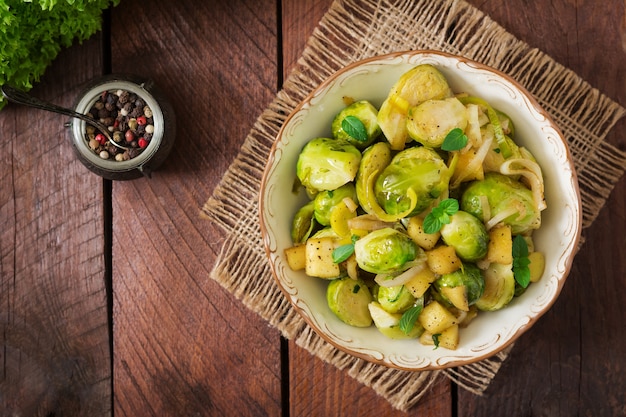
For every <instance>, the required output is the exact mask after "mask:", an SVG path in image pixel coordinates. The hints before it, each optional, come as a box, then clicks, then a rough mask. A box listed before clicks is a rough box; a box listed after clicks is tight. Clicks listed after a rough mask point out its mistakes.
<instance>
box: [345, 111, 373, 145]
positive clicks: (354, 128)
mask: <svg viewBox="0 0 626 417" xmlns="http://www.w3.org/2000/svg"><path fill="white" fill-rule="evenodd" d="M341 128H342V129H343V130H344V132H346V133H347V134H348V135H350V136H351V137H353V138H354V139H356V140H358V141H359V142H367V129H366V128H365V125H364V124H363V122H362V121H361V120H360V119H359V118H358V117H356V116H346V117H345V118H344V119H343V120H342V121H341Z"/></svg>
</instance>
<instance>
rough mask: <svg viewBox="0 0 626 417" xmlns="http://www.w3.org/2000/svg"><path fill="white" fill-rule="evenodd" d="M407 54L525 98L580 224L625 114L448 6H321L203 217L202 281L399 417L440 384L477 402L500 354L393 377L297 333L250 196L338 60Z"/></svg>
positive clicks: (463, 7)
mask: <svg viewBox="0 0 626 417" xmlns="http://www.w3.org/2000/svg"><path fill="white" fill-rule="evenodd" d="M416 49H434V50H440V51H444V52H448V53H453V54H458V55H463V56H465V57H468V58H471V59H474V60H476V61H479V62H482V63H484V64H487V65H490V66H492V67H495V68H497V69H500V70H501V71H503V72H505V73H508V74H509V75H511V76H512V77H513V78H515V79H517V80H518V81H519V82H520V83H521V84H522V85H524V86H525V87H526V88H527V89H528V90H530V91H531V92H532V93H533V94H534V95H535V96H536V98H537V99H538V100H539V102H540V104H541V105H542V106H543V107H544V108H545V109H546V110H547V111H548V112H549V113H551V115H552V117H553V118H554V120H555V121H556V123H557V124H558V125H559V126H560V127H561V129H562V131H563V132H564V134H565V136H566V138H567V140H568V142H569V146H570V149H571V152H572V155H573V157H574V160H575V165H576V169H577V173H578V178H579V182H580V190H581V193H582V202H583V227H588V226H589V225H590V224H591V223H592V222H593V221H594V219H595V218H596V216H597V215H598V213H599V211H600V209H601V208H602V206H603V205H604V202H605V200H606V198H607V197H608V195H609V194H610V192H611V190H612V189H613V187H614V185H615V183H616V182H617V180H618V179H619V178H620V177H621V175H622V174H623V172H624V170H625V169H626V153H624V152H622V151H620V150H619V149H617V148H615V147H614V146H611V145H610V144H608V143H606V142H605V141H604V139H605V135H606V133H607V132H608V131H609V130H610V129H611V128H612V127H613V126H614V125H615V123H616V122H617V120H618V119H619V118H621V117H623V116H624V115H625V114H626V109H624V108H622V107H620V106H619V105H618V104H616V103H615V102H613V101H611V100H610V99H608V98H607V97H605V96H603V95H602V94H600V93H599V92H598V91H597V90H595V89H594V88H592V87H591V86H590V85H588V84H587V83H585V82H584V81H583V80H581V79H580V78H579V77H578V76H577V75H576V74H574V73H573V72H572V71H571V70H568V69H567V68H564V67H563V66H561V65H559V64H558V63H556V62H555V61H553V60H552V59H551V58H550V57H549V56H546V54H544V53H542V52H541V51H539V50H537V49H534V48H531V47H530V46H529V45H527V44H525V43H524V42H521V41H520V40H518V39H516V38H515V37H513V36H512V35H511V34H509V33H507V32H506V31H505V30H504V29H503V28H502V27H501V26H499V25H498V24H497V23H495V22H494V21H493V20H491V19H490V18H489V17H488V16H485V15H484V14H483V13H482V12H480V11H479V10H477V9H476V8H474V7H473V6H471V5H469V4H467V3H465V2H464V1H453V0H397V1H392V0H361V1H359V0H343V1H342V0H337V1H335V2H334V3H333V4H332V6H331V8H330V10H329V11H328V12H327V14H326V15H325V16H324V17H323V19H322V20H321V21H320V23H319V25H318V27H317V28H316V30H315V32H314V33H313V35H312V37H311V38H310V40H309V42H308V44H307V47H306V49H305V51H304V52H303V55H302V57H301V58H300V60H299V61H298V65H297V68H296V69H295V71H294V72H293V73H291V74H290V75H289V77H288V78H287V80H286V81H285V83H284V86H283V90H282V91H280V92H279V93H278V94H277V96H276V98H275V99H274V101H273V102H272V103H271V104H270V106H269V107H268V108H267V109H266V110H265V111H263V113H262V114H261V115H260V116H259V118H258V119H257V121H256V123H255V125H254V127H253V129H252V130H251V132H250V134H249V136H248V137H247V138H246V140H245V143H244V145H243V147H242V148H241V150H240V154H239V156H238V157H237V158H236V160H235V161H234V162H233V163H232V165H231V166H230V167H229V169H228V170H227V172H226V174H225V175H224V177H223V179H222V180H221V182H220V184H219V186H218V187H217V188H216V190H215V191H214V194H213V195H212V196H211V197H210V198H209V200H208V201H207V202H206V204H205V205H204V207H203V208H202V214H203V217H206V218H208V219H210V220H211V221H212V222H214V223H215V224H217V225H219V226H220V227H221V228H223V230H224V233H225V243H224V245H223V248H222V251H221V253H220V255H219V257H218V259H217V261H216V264H215V267H214V269H213V271H212V273H211V277H212V278H213V279H215V280H216V281H217V282H219V283H220V284H221V285H223V286H224V287H225V288H226V289H227V290H228V291H230V292H232V293H233V294H234V295H235V296H236V297H237V298H238V299H240V300H241V301H242V302H243V303H244V304H245V305H246V306H248V307H249V308H250V309H252V310H253V311H255V312H257V313H258V314H260V315H261V316H262V317H263V318H265V319H266V320H267V321H269V323H271V324H272V325H273V326H275V327H276V328H278V329H279V330H280V331H281V332H282V334H283V335H284V336H285V337H286V338H288V339H292V340H295V342H296V343H297V344H298V345H299V346H301V347H303V348H304V349H306V350H308V351H309V352H311V353H312V354H314V355H316V356H318V357H320V358H321V359H322V360H324V361H327V362H329V363H331V364H333V365H335V366H337V367H338V368H339V369H343V370H345V371H346V372H347V373H348V374H349V375H351V376H352V377H354V378H356V379H357V380H358V381H360V382H361V383H363V384H365V385H367V386H370V387H372V388H373V389H374V390H375V391H376V392H377V393H378V394H380V395H381V396H383V397H384V398H386V399H387V400H388V401H389V402H390V404H391V405H392V406H393V407H394V408H396V409H399V410H407V409H409V408H410V407H411V406H412V405H414V404H415V403H417V402H418V401H419V400H420V398H421V397H422V395H423V394H424V393H425V392H426V391H427V388H428V387H430V385H431V384H432V383H433V382H434V381H435V380H436V379H437V378H438V377H441V376H445V377H448V378H450V379H452V380H453V381H455V382H456V383H457V384H459V386H461V387H462V388H464V389H467V390H469V391H471V392H473V393H475V394H478V395H480V394H482V393H483V392H484V391H485V389H486V388H487V387H488V386H489V383H490V382H491V380H492V379H493V378H494V377H495V375H496V374H497V372H498V370H499V368H500V366H501V364H502V363H503V361H504V360H505V359H506V357H507V355H508V352H509V350H505V351H503V352H501V353H500V354H498V355H496V356H494V357H492V358H489V359H486V360H483V361H481V362H479V363H476V364H472V365H466V366H462V367H459V368H455V369H448V370H442V371H424V372H407V371H399V370H392V369H388V368H386V367H383V366H380V365H373V364H370V363H367V362H365V361H363V360H360V359H355V358H353V357H351V356H349V355H347V354H344V353H343V352H340V351H338V350H337V349H335V348H333V347H332V346H330V345H329V344H327V343H326V342H324V341H323V340H322V339H321V338H320V337H319V336H317V335H316V334H315V333H314V332H313V331H312V330H311V329H310V328H309V327H308V326H307V325H306V324H305V322H304V320H303V319H301V318H300V316H299V315H297V314H296V313H295V312H294V310H293V309H292V308H291V305H290V304H289V303H288V301H287V300H286V299H285V297H284V296H283V295H282V293H281V292H280V290H279V288H278V286H277V285H276V284H275V283H274V280H273V278H272V275H271V271H270V267H269V263H268V262H267V261H266V258H265V252H264V249H263V243H262V240H261V236H260V231H259V226H258V225H259V221H258V212H257V210H258V205H257V199H258V191H259V186H260V178H261V176H262V173H263V169H264V164H265V161H266V160H267V156H268V154H269V151H270V148H271V146H272V142H273V141H274V138H275V136H276V134H277V133H278V131H279V129H280V127H281V125H282V123H283V122H284V121H285V119H286V117H287V116H288V115H289V113H290V112H291V111H292V110H293V109H294V108H295V107H296V105H297V104H298V102H299V101H301V100H302V99H303V98H304V97H305V96H306V95H307V94H308V93H309V92H311V91H312V90H313V89H314V88H316V87H317V86H318V85H319V84H320V83H321V82H322V81H323V80H324V79H326V78H327V77H328V76H330V75H331V74H332V73H333V72H335V71H336V70H338V69H340V68H341V67H343V66H345V65H346V64H348V63H351V62H354V61H358V60H361V59H364V58H368V57H371V56H374V55H381V54H385V53H389V52H395V51H405V50H416Z"/></svg>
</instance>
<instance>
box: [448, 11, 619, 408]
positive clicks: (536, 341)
mask: <svg viewBox="0 0 626 417" xmlns="http://www.w3.org/2000/svg"><path fill="white" fill-rule="evenodd" d="M471 3H474V4H475V5H476V6H478V7H479V8H480V9H481V10H483V11H484V12H486V13H488V14H490V15H491V16H492V17H493V18H494V19H495V20H496V21H497V22H499V23H500V24H502V25H503V26H504V27H505V28H507V29H508V30H509V31H510V32H511V33H513V34H515V35H516V36H518V37H519V38H521V39H523V40H525V41H526V42H528V43H529V44H530V45H532V46H535V47H538V48H539V49H541V50H543V51H544V52H546V53H548V54H549V55H550V56H552V57H553V58H554V59H556V60H557V61H559V62H560V63H562V64H564V65H566V66H567V67H569V68H571V69H572V70H574V71H575V72H576V73H578V74H579V75H580V76H581V77H582V78H584V79H586V80H587V81H588V82H589V83H591V84H592V85H593V86H595V87H597V88H598V89H599V90H600V91H601V92H603V93H605V94H607V95H608V96H609V97H611V98H613V99H614V100H616V101H618V102H619V103H621V104H622V105H626V86H625V85H624V69H625V68H626V55H625V54H624V49H623V44H622V39H623V36H624V31H625V28H624V25H623V19H624V12H625V11H624V3H623V2H620V1H607V2H582V3H575V4H574V3H572V2H569V1H564V0H563V1H553V2H549V3H546V2H540V1H533V0H526V1H523V2H519V3H515V4H514V5H513V4H507V5H505V4H502V2H500V1H496V0H493V1H471ZM624 127H626V123H625V121H624V120H622V121H620V122H619V123H618V125H617V127H616V128H615V129H614V130H613V131H612V132H611V133H610V134H609V140H610V141H611V142H612V143H614V144H617V145H619V146H620V147H621V148H622V149H624V148H625V143H624V139H623V133H622V132H623V129H624ZM625 205H626V183H625V181H624V179H622V180H621V181H620V182H619V183H618V184H617V186H616V188H615V190H614V192H613V194H612V196H611V197H610V199H609V200H608V203H607V206H606V207H605V209H604V210H603V211H602V213H601V214H600V216H599V217H598V219H597V220H596V222H595V223H594V225H593V226H592V227H591V228H590V230H587V231H586V232H585V233H584V235H585V237H586V244H585V245H584V246H583V248H582V250H581V251H580V253H579V254H578V255H577V257H576V260H575V263H574V268H573V269H572V272H571V274H570V277H569V278H568V281H567V283H566V285H565V288H564V290H563V292H562V294H561V296H560V298H559V299H558V301H557V302H556V304H555V305H554V307H553V308H552V309H551V310H550V311H549V312H548V313H547V314H546V315H545V316H544V317H542V318H541V319H540V321H539V322H538V323H537V324H536V325H535V327H533V329H531V330H530V331H529V332H528V333H527V334H525V335H524V336H522V338H521V339H520V340H519V341H518V342H517V344H516V346H515V348H514V350H513V352H512V354H511V356H510V358H509V360H508V361H507V362H506V363H505V365H504V366H503V368H502V370H501V372H500V373H499V374H498V376H497V377H496V378H495V380H494V381H493V383H492V385H491V387H490V388H489V390H488V391H487V396H485V397H482V398H479V397H476V396H473V395H471V394H466V393H460V394H459V403H458V404H459V405H458V409H459V415H460V416H473V417H478V416H491V415H550V416H571V415H594V416H615V415H624V414H625V413H626V408H624V404H626V397H625V395H626V389H625V386H624V378H623V375H624V372H626V356H624V354H623V350H621V349H620V348H618V346H623V344H624V342H625V341H626V332H625V329H626V327H625V326H624V322H625V321H626V312H625V311H624V309H623V300H624V299H625V298H626V290H625V289H624V285H623V283H624V271H625V270H626V261H625V260H624V256H623V252H624V251H623V238H618V237H617V236H616V235H615V233H616V231H623V230H626V221H625V219H624V209H625ZM618 242H621V243H618Z"/></svg>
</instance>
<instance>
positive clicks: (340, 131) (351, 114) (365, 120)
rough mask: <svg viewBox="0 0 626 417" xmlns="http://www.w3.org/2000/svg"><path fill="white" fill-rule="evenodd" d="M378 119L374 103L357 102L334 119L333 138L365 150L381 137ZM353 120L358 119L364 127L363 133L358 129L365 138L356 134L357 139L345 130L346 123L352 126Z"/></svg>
mask: <svg viewBox="0 0 626 417" xmlns="http://www.w3.org/2000/svg"><path fill="white" fill-rule="evenodd" d="M377 117H378V109H376V107H374V105H373V104H372V103H370V102H369V101H367V100H360V101H355V102H354V103H352V104H350V105H349V106H347V107H344V108H343V110H341V111H340V112H339V113H338V114H337V116H335V118H334V119H333V123H332V125H331V129H332V132H333V137H335V138H336V139H343V140H346V141H348V142H349V143H350V144H352V145H354V146H356V147H357V148H359V149H365V148H367V147H368V146H369V145H370V144H371V143H372V142H373V141H374V140H375V139H376V138H377V137H378V136H380V132H381V130H380V126H379V125H378V120H377ZM346 118H348V119H346ZM352 118H356V119H357V120H358V121H359V122H360V124H361V126H362V127H363V132H360V131H359V130H358V129H357V131H358V132H359V133H360V134H364V136H363V137H361V136H360V134H356V135H355V136H357V137H355V136H353V133H352V132H351V131H346V130H345V129H344V123H348V125H352V123H351V120H354V119H352ZM357 124H358V123H357Z"/></svg>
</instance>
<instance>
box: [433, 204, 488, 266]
mask: <svg viewBox="0 0 626 417" xmlns="http://www.w3.org/2000/svg"><path fill="white" fill-rule="evenodd" d="M441 238H442V239H443V241H444V242H445V244H446V245H448V246H452V247H453V248H454V250H455V251H456V254H457V255H458V256H459V258H461V259H462V260H464V261H476V260H478V259H481V258H483V257H484V256H485V255H486V254H487V247H488V244H489V234H488V233H487V229H486V228H485V225H484V224H483V223H482V222H481V221H480V220H478V219H477V218H476V217H474V216H473V215H471V214H470V213H467V212H465V211H457V212H456V213H454V214H453V215H452V216H451V217H450V223H448V224H444V225H443V226H442V227H441Z"/></svg>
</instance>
